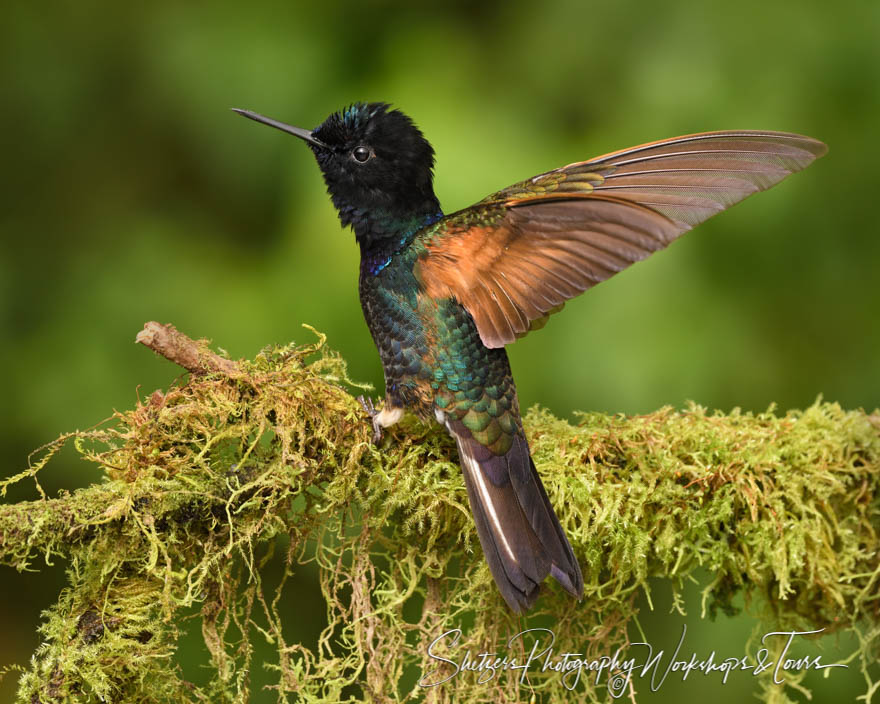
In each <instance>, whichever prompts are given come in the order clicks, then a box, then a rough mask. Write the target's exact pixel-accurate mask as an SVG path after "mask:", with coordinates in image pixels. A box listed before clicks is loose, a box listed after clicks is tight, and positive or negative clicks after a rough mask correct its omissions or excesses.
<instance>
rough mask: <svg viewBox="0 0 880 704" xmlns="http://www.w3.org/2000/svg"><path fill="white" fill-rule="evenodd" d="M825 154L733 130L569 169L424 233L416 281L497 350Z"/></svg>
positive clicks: (808, 142)
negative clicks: (458, 308)
mask: <svg viewBox="0 0 880 704" xmlns="http://www.w3.org/2000/svg"><path fill="white" fill-rule="evenodd" d="M825 151H826V147H825V145H824V144H822V142H819V141H817V140H815V139H812V138H810V137H804V136H802V135H796V134H789V133H785V132H761V131H748V130H743V131H733V132H706V133H702V134H694V135H685V136H683V137H676V138H673V139H668V140H662V141H660V142H651V143H649V144H643V145H640V146H637V147H632V148H630V149H624V150H622V151H618V152H613V153H611V154H606V155H604V156H601V157H597V158H596V159H592V160H590V161H583V162H577V163H574V164H569V165H568V166H564V167H562V168H560V169H555V170H553V171H548V172H547V173H544V174H539V175H538V176H535V177H534V178H531V179H528V180H526V181H522V182H520V183H517V184H514V185H513V186H510V187H509V188H506V189H504V190H502V191H498V192H497V193H493V194H492V195H491V196H489V197H487V198H485V199H484V200H482V201H480V202H479V203H477V204H476V205H474V206H472V207H471V208H468V209H466V210H463V211H460V212H458V213H453V214H452V215H450V216H447V217H446V218H444V219H443V220H441V221H440V222H438V223H436V224H435V225H433V226H432V227H431V228H429V229H428V230H426V231H425V232H424V233H423V234H422V235H421V236H420V237H421V239H420V242H421V244H422V246H423V254H422V255H421V256H420V258H419V260H418V263H417V265H416V274H417V276H418V277H419V279H420V280H421V282H422V285H423V286H424V288H425V289H426V291H427V292H428V294H429V295H431V296H434V297H438V298H445V297H454V298H455V299H457V300H458V301H459V302H460V303H461V304H462V305H463V306H465V308H467V310H468V312H469V313H470V314H471V316H472V317H473V319H474V322H475V323H476V325H477V329H478V330H479V332H480V337H481V339H482V340H483V343H484V344H485V345H486V346H487V347H501V346H503V345H506V344H508V343H510V342H513V341H514V340H515V339H516V338H517V337H520V336H522V335H523V334H525V333H526V332H528V330H529V329H530V327H532V326H533V323H535V321H541V320H543V319H544V318H545V317H546V316H547V315H548V314H549V313H551V312H555V311H556V310H558V309H559V308H560V307H561V305H562V304H563V303H564V302H565V301H566V300H568V299H569V298H572V297H573V296H576V295H578V294H579V293H581V292H583V291H585V290H586V289H588V288H590V287H592V286H594V285H595V284H597V283H600V282H601V281H604V280H605V279H607V278H610V277H611V276H613V275H614V274H616V273H618V272H620V271H622V270H623V269H625V268H627V267H628V266H629V265H630V264H633V263H634V262H637V261H640V260H642V259H644V258H645V257H647V256H649V255H650V254H651V253H653V252H656V251H658V250H660V249H663V248H664V247H665V246H666V245H668V244H669V243H670V242H672V241H673V240H674V239H675V238H677V237H678V236H680V235H681V234H682V233H684V232H686V231H687V230H689V229H691V228H692V227H694V226H695V225H697V224H699V223H701V222H703V221H704V220H706V219H708V218H710V217H712V216H713V215H715V214H716V213H719V212H721V211H722V210H724V209H726V208H728V207H730V206H731V205H733V204H735V203H738V202H739V201H741V200H742V199H744V198H746V197H748V196H749V195H751V194H752V193H756V192H758V191H762V190H765V189H767V188H770V187H771V186H773V185H775V184H777V183H779V182H780V181H781V180H782V179H784V178H785V177H786V176H789V175H790V174H792V173H794V172H795V171H799V170H801V169H803V168H804V167H806V166H807V165H808V164H810V163H811V162H812V161H813V160H815V159H816V158H817V157H820V156H822V155H823V154H824V153H825Z"/></svg>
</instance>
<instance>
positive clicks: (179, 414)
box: [0, 323, 880, 704]
mask: <svg viewBox="0 0 880 704" xmlns="http://www.w3.org/2000/svg"><path fill="white" fill-rule="evenodd" d="M319 337H320V340H319V342H318V343H317V344H313V345H305V346H299V347H296V346H292V345H291V346H288V347H282V348H275V349H269V350H266V351H264V352H263V353H261V354H260V355H258V356H257V358H256V359H255V360H253V361H239V362H233V361H231V360H228V359H226V358H224V357H222V356H219V355H217V354H216V353H214V352H212V351H211V350H210V349H209V348H208V345H207V343H206V342H204V341H199V342H196V341H193V340H191V339H189V338H187V337H186V336H185V335H182V334H181V333H179V332H177V331H176V330H174V328H172V327H171V326H162V325H159V324H158V323H148V324H147V326H146V327H145V329H144V331H143V332H142V333H140V335H138V341H140V342H143V343H144V344H146V345H148V346H149V347H151V348H152V349H154V350H156V351H157V352H160V353H162V354H163V355H165V356H166V357H168V358H169V359H171V360H172V361H175V362H176V363H178V364H180V365H181V366H182V367H183V368H185V369H186V370H188V371H189V372H190V376H189V378H188V380H186V381H185V382H184V383H181V384H179V385H177V386H175V387H173V388H171V389H169V390H168V391H167V392H161V391H157V392H155V393H153V394H152V395H151V396H150V397H149V398H147V399H146V400H145V401H143V402H141V403H139V404H138V405H137V406H136V407H135V408H134V409H132V410H130V411H126V412H122V413H116V414H115V415H114V416H113V417H111V418H110V419H108V421H107V422H105V423H104V424H103V426H102V427H100V428H98V429H95V430H91V431H86V432H76V433H70V434H67V435H63V436H61V437H60V438H58V440H56V441H55V442H53V443H51V444H50V445H48V446H47V447H46V448H44V450H43V453H42V455H41V457H40V458H39V460H38V461H35V462H34V463H32V464H31V466H29V467H28V468H27V469H26V470H24V471H23V472H21V473H19V474H17V475H15V476H13V477H11V478H9V479H6V480H4V481H2V482H0V495H5V493H6V490H7V487H8V486H9V485H11V484H13V483H16V482H20V481H23V480H26V479H29V478H32V479H33V480H34V481H35V482H36V486H37V490H38V491H39V492H40V495H41V498H39V499H38V500H35V501H29V502H20V503H13V504H3V505H0V561H2V562H3V563H5V564H7V565H12V566H14V567H16V568H17V569H19V570H23V569H27V568H32V567H34V566H35V565H36V564H37V561H38V560H45V561H47V562H48V561H51V560H52V559H53V558H56V557H61V558H63V559H65V560H66V561H67V564H68V568H67V572H68V577H69V581H70V585H69V588H68V589H66V590H64V591H63V592H62V594H61V595H60V597H59V600H58V602H57V603H56V604H55V605H54V606H53V607H52V608H51V609H50V610H49V611H48V612H46V621H45V622H44V623H43V625H42V626H41V627H40V630H41V633H42V634H43V644H42V645H41V646H40V647H39V648H38V650H37V652H36V654H35V656H34V658H33V660H32V662H31V666H30V669H28V670H27V671H25V673H24V674H23V676H22V678H21V683H20V689H19V701H21V702H31V703H35V702H42V703H44V704H48V703H49V702H61V701H96V700H98V699H99V698H100V700H102V701H107V702H157V701H193V702H222V701H228V702H245V701H247V700H248V697H249V690H250V672H251V669H252V668H253V667H260V666H264V667H268V668H270V669H271V671H273V672H274V673H275V675H276V677H275V684H274V688H275V689H276V690H277V694H278V699H279V700H280V701H289V699H288V695H293V698H294V699H295V700H297V701H304V702H318V701H327V702H337V701H342V700H344V699H347V698H351V699H353V700H357V701H387V700H404V699H408V698H413V699H416V698H422V697H425V698H427V699H428V700H429V701H435V702H446V701H468V702H480V701H485V702H494V701H501V700H504V701H517V700H522V699H525V698H527V697H528V691H527V690H528V689H535V690H538V692H539V693H540V694H539V696H540V697H541V698H542V699H543V700H545V701H564V700H566V698H567V697H570V696H571V693H570V692H568V691H567V690H566V689H564V688H563V687H561V686H560V685H559V682H558V678H557V679H550V673H548V674H547V676H544V675H542V674H541V673H531V674H530V678H529V682H528V684H526V683H522V684H521V683H520V680H519V677H517V676H510V677H503V676H498V677H495V678H494V679H492V680H491V681H490V682H489V683H484V684H480V683H478V682H477V678H475V677H474V678H470V677H457V678H454V679H451V680H450V681H449V682H448V683H446V684H444V685H443V686H440V687H436V688H433V689H429V690H422V689H420V688H419V687H418V685H417V684H414V683H413V677H412V671H413V670H416V671H417V672H418V673H419V675H418V676H419V677H421V676H422V673H426V672H429V671H430V670H434V669H436V667H437V663H436V662H429V661H428V659H427V654H426V651H427V644H428V643H430V642H431V641H432V640H434V639H435V638H436V637H437V636H438V635H440V634H441V633H443V632H444V631H446V630H448V629H449V628H453V627H456V626H461V624H462V623H463V621H464V620H467V622H468V623H469V624H472V625H469V626H468V629H467V636H466V637H467V639H468V641H469V642H470V643H472V644H473V647H474V648H475V649H479V650H493V649H494V648H503V644H504V643H505V641H506V638H507V637H508V636H509V635H510V634H512V633H516V632H518V631H520V630H522V629H523V628H524V627H527V626H526V625H524V623H523V622H522V621H518V620H517V619H515V618H514V617H512V616H511V614H510V613H509V612H508V611H507V610H506V608H505V606H504V604H503V602H502V601H501V599H500V597H499V596H498V594H497V593H496V590H495V588H494V585H493V583H492V581H491V578H490V576H489V574H488V570H487V569H486V567H485V566H484V564H483V560H482V557H481V555H480V553H479V546H478V543H477V541H476V539H475V533H474V529H473V524H472V521H471V518H470V515H469V511H468V508H467V499H466V495H465V491H464V487H463V484H462V480H461V476H460V470H459V468H458V465H457V458H456V456H455V449H454V444H453V443H452V442H451V440H450V439H449V438H448V437H447V436H446V435H445V434H444V432H443V431H442V430H441V429H439V428H433V427H431V428H429V427H425V426H421V425H418V424H416V423H415V422H414V421H412V420H410V421H407V422H405V423H404V424H403V426H402V427H401V428H399V429H397V430H395V431H393V432H392V433H391V436H390V438H389V439H387V440H386V442H385V443H384V445H383V446H382V447H381V448H375V447H373V446H372V445H371V443H370V427H369V424H368V423H367V422H365V419H364V417H363V416H362V413H361V411H360V409H359V406H358V404H357V402H356V401H355V400H354V398H353V397H352V396H351V395H350V394H349V393H348V391H346V389H345V387H346V386H348V385H351V382H350V381H349V380H348V378H347V376H346V372H345V365H344V363H343V361H342V360H341V359H340V358H339V357H338V355H336V354H335V353H333V352H330V351H328V350H327V349H326V347H324V345H323V343H324V338H323V337H321V336H319ZM525 427H526V430H527V432H528V434H529V440H530V442H531V445H532V449H533V454H534V457H535V461H536V464H537V465H538V467H539V469H540V471H541V474H542V476H543V477H544V482H545V484H546V486H547V489H548V492H549V495H550V498H551V501H552V502H553V503H554V505H555V506H557V507H558V510H557V512H558V514H559V517H560V519H561V521H562V524H563V527H564V528H565V530H566V532H567V534H568V535H569V537H570V539H571V542H572V545H573V547H574V550H575V553H576V554H577V555H578V557H579V559H580V560H581V564H582V567H583V569H584V575H585V579H586V587H585V598H584V600H583V601H582V602H581V603H580V604H579V605H575V604H574V602H572V600H571V599H570V597H568V596H567V595H566V594H564V593H562V592H561V591H560V590H558V589H556V588H555V587H550V588H548V590H547V592H546V593H545V595H544V596H543V597H542V598H541V599H540V601H539V604H538V609H537V611H536V612H535V613H534V614H533V615H531V616H530V617H529V620H528V622H527V623H528V624H531V623H536V622H541V623H552V624H553V629H554V631H555V633H556V637H557V640H558V641H559V642H564V643H568V644H572V646H573V647H577V648H579V649H584V650H586V652H587V654H588V655H590V654H598V653H607V652H609V651H610V652H613V651H614V649H615V648H616V647H617V646H618V645H622V644H625V643H626V642H627V630H626V629H627V625H628V624H629V623H630V621H631V619H632V618H633V615H634V601H635V599H636V596H637V595H638V594H639V593H642V592H643V591H644V592H649V582H648V579H649V578H651V577H662V578H665V579H668V580H670V581H671V583H672V585H673V589H674V593H675V594H676V595H679V594H680V592H681V589H682V586H683V583H684V581H685V580H686V579H688V578H690V577H692V575H693V573H694V572H695V571H696V570H698V569H700V568H703V569H706V570H709V572H710V573H711V574H713V575H714V579H713V581H712V583H711V584H710V585H708V586H707V588H706V590H705V592H704V612H705V611H706V610H707V609H708V610H709V611H713V610H714V609H716V608H722V609H732V608H733V607H732V602H731V600H732V598H733V596H734V595H735V593H736V592H738V591H743V592H745V594H746V595H747V597H751V596H758V595H763V597H765V598H764V599H762V600H759V602H760V603H763V604H764V610H765V613H766V612H768V611H769V616H770V618H772V626H773V627H774V628H779V629H783V628H784V629H786V630H788V629H797V630H812V629H816V628H825V629H827V630H828V631H833V630H840V629H852V630H855V631H856V632H857V633H858V635H859V638H860V642H861V643H862V647H861V649H860V653H859V655H860V658H861V666H862V669H863V672H864V673H865V676H866V678H867V684H868V690H869V692H868V697H867V699H869V698H870V694H871V693H873V692H874V691H875V690H877V688H878V684H877V683H875V682H873V681H872V680H871V674H872V671H871V668H870V663H873V662H874V661H875V660H876V658H877V655H878V651H880V597H878V591H880V539H878V532H880V529H878V526H880V417H878V415H877V414H876V412H875V414H874V415H868V414H866V413H865V412H863V411H843V410H841V408H840V407H839V406H837V405H836V404H831V403H816V404H815V405H813V406H812V407H810V408H808V409H806V410H804V411H790V412H788V413H786V414H785V415H782V416H779V415H776V414H775V413H773V412H770V411H768V412H767V413H761V414H755V415H753V414H749V413H741V412H739V411H734V412H733V413H730V414H728V415H723V414H719V413H714V414H710V413H707V412H706V411H705V410H704V409H702V408H699V407H697V406H692V407H690V408H688V409H687V410H684V411H674V410H672V409H670V408H663V409H661V410H659V411H657V412H655V413H651V414H648V415H644V416H635V417H625V416H622V415H621V416H607V415H602V414H598V413H590V414H582V415H581V416H580V420H579V422H578V423H577V424H570V423H568V422H566V421H563V420H559V419H556V418H554V417H553V416H551V415H550V414H549V413H547V412H546V411H542V410H532V411H531V412H530V413H528V414H527V416H526V418H525ZM68 442H73V443H74V445H75V446H76V449H77V450H78V451H79V453H80V454H81V455H82V456H83V457H84V458H85V459H86V460H88V461H90V462H94V463H96V464H98V465H99V466H100V467H101V468H102V469H103V471H104V473H105V480H104V481H103V482H102V483H100V484H95V485H92V486H89V487H86V488H83V489H79V490H77V491H74V492H71V493H62V494H61V495H59V496H57V497H55V498H49V497H47V496H45V494H44V493H43V490H42V488H41V487H40V485H39V483H38V475H39V472H41V471H42V470H43V468H44V466H45V465H46V463H47V462H48V461H49V460H50V459H51V458H52V456H53V455H54V454H55V453H56V452H58V450H59V449H60V448H61V447H62V446H63V445H65V444H66V443H68ZM281 538H283V540H280V539H281ZM279 545H280V546H283V550H284V553H285V554H284V565H285V568H284V575H283V578H282V580H281V583H280V585H277V586H273V588H272V589H269V588H268V587H266V586H265V585H264V583H263V581H262V579H261V576H262V574H263V569H264V566H265V565H266V563H267V561H268V560H269V558H270V556H271V554H272V551H273V550H274V549H276V547H277V546H279ZM309 560H315V561H316V562H317V564H318V567H319V574H320V581H321V590H322V592H323V596H324V599H325V602H326V609H327V618H328V623H329V625H328V626H327V628H326V630H325V631H324V633H323V635H322V637H321V639H320V642H319V644H318V647H317V648H308V647H306V646H304V645H302V644H298V643H294V642H289V641H288V637H289V636H288V634H289V631H290V627H291V624H290V623H286V624H285V623H284V622H283V619H282V617H281V615H280V612H281V607H280V604H282V602H283V600H285V599H288V598H291V594H290V592H291V590H290V589H287V590H286V591H285V587H286V585H287V582H288V579H289V577H290V576H291V575H292V574H293V573H294V572H295V571H296V570H298V569H299V566H300V565H301V564H303V563H304V562H306V561H309ZM748 603H752V600H751V599H748ZM193 609H198V616H199V617H200V618H201V624H202V634H203V637H204V641H205V645H206V646H207V653H208V655H209V658H210V665H211V666H212V676H211V679H210V682H208V683H207V684H204V685H202V686H196V685H194V684H192V683H190V682H187V681H186V680H185V679H184V678H183V676H182V674H181V671H180V668H179V667H178V666H177V665H176V663H175V649H176V644H177V640H178V636H179V634H180V630H179V629H180V624H181V620H182V618H184V617H185V616H191V615H192V613H193ZM413 614H415V616H414V615H413ZM548 615H552V620H548ZM542 618H544V621H541V619H542ZM254 639H264V640H265V641H267V642H268V643H270V644H271V645H272V647H273V648H274V649H275V650H276V651H277V657H276V658H275V659H274V661H273V662H270V663H254V662H252V653H253V642H254ZM406 673H409V674H408V675H406ZM405 675H406V676H405ZM788 681H789V682H790V683H793V684H795V685H796V684H797V679H796V678H789V680H788ZM581 686H582V687H584V686H585V687H586V692H587V695H588V698H590V699H592V700H598V699H599V698H602V699H604V698H606V694H605V693H603V692H601V691H597V690H595V689H594V688H592V687H591V686H590V685H588V684H586V680H583V681H582V685H581ZM783 691H784V690H782V689H781V688H778V687H768V688H767V689H766V690H765V698H766V699H767V700H768V701H771V700H774V701H782V700H783V699H784V694H782V692H783Z"/></svg>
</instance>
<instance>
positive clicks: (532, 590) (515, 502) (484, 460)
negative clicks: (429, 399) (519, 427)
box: [447, 422, 584, 613]
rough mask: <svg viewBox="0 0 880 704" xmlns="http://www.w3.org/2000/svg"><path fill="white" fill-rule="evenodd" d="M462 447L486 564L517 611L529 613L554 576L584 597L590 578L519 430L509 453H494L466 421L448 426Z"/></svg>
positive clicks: (471, 502) (460, 450)
mask: <svg viewBox="0 0 880 704" xmlns="http://www.w3.org/2000/svg"><path fill="white" fill-rule="evenodd" d="M447 427H448V428H449V430H450V431H451V432H452V435H453V437H454V438H455V441H456V443H457V444H458V454H459V456H460V457H461V466H462V469H463V470H464V480H465V486H467V492H468V499H469V500H470V504H471V513H472V514H473V516H474V522H475V523H476V526H477V535H479V536H480V545H482V547H483V553H484V554H485V556H486V562H487V563H488V564H489V569H490V570H491V571H492V576H493V577H494V578H495V583H496V584H497V585H498V589H499V590H500V591H501V595H502V596H503V597H504V600H505V601H506V602H507V604H508V605H509V606H510V608H511V609H513V610H514V611H516V612H518V613H521V612H523V611H526V610H527V609H529V608H530V607H531V606H532V604H533V603H534V602H535V599H537V598H538V591H539V587H540V584H541V582H543V581H544V578H545V577H546V576H547V575H548V574H551V575H553V577H554V578H555V579H556V581H557V582H559V583H560V584H561V585H562V587H563V588H564V589H565V590H566V591H567V592H569V593H570V594H571V595H572V596H574V597H576V598H577V599H580V598H581V597H582V596H583V591H584V579H583V576H582V575H581V569H580V567H579V566H578V562H577V560H576V559H575V556H574V552H573V551H572V549H571V545H570V544H569V542H568V539H567V538H566V537H565V533H564V532H563V530H562V526H560V525H559V519H557V518H556V514H555V513H554V512H553V507H552V506H551V505H550V501H549V499H548V498H547V492H546V491H545V490H544V485H543V484H541V479H540V478H539V477H538V473H537V471H536V470H535V463H534V462H532V457H531V455H530V453H529V446H528V443H527V442H526V439H525V437H524V436H523V435H522V433H521V432H518V433H517V434H516V435H515V436H514V438H513V445H512V446H511V448H510V450H508V451H507V454H505V455H500V456H497V455H494V454H492V452H491V451H490V450H489V449H488V448H486V447H485V446H483V445H481V444H480V443H478V442H477V441H476V440H475V439H474V438H473V437H472V436H471V434H470V432H469V431H468V430H467V429H466V428H465V427H464V426H461V425H460V423H455V422H453V423H448V424H447Z"/></svg>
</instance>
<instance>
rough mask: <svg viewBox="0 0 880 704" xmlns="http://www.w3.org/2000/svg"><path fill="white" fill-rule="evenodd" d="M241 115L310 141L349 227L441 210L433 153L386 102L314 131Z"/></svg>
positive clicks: (351, 111)
mask: <svg viewBox="0 0 880 704" xmlns="http://www.w3.org/2000/svg"><path fill="white" fill-rule="evenodd" d="M236 112H238V113H240V114H242V115H244V116H245V117H249V118H251V119H253V120H257V121H258V122H262V123H264V124H268V125H270V126H272V127H276V128H278V129H281V130H284V131H285V132H288V133H290V134H293V135H295V136H297V137H299V138H300V139H303V140H305V141H306V143H307V144H308V145H309V147H310V148H311V150H312V152H313V153H314V155H315V158H316V159H317V161H318V165H319V166H320V168H321V172H322V173H323V174H324V181H325V182H326V184H327V191H328V192H329V193H330V197H331V198H332V199H333V204H334V205H335V206H336V208H337V209H338V210H339V217H340V219H341V220H342V223H343V224H344V225H349V224H351V225H353V226H354V227H355V231H356V232H358V233H359V234H360V232H359V231H360V230H364V228H366V229H370V227H374V226H375V225H377V223H376V222H375V221H376V220H377V219H379V220H384V221H387V222H393V221H398V222H402V221H405V220H408V219H411V218H414V217H420V216H426V215H433V214H434V213H436V212H438V211H439V204H438V202H437V199H436V197H435V196H434V187H433V172H432V169H433V167H434V150H433V149H432V147H431V145H430V144H429V143H428V140H426V139H425V137H424V136H423V135H422V133H421V131H420V130H419V128H418V127H416V126H415V124H413V121H412V120H411V119H410V118H409V117H407V116H406V115H404V114H403V113H402V112H400V111H399V110H392V109H391V108H390V106H389V105H388V104H387V103H355V104H353V105H351V106H350V107H347V108H345V109H344V110H341V111H340V112H335V113H333V114H332V115H330V117H328V118H327V119H326V120H324V122H322V123H321V124H320V125H318V127H316V128H315V129H314V130H312V131H311V132H310V131H308V130H304V129H301V128H298V127H291V126H290V125H285V124H284V123H281V122H276V121H275V120H272V119H270V118H266V117H263V116H262V115H258V114H256V113H252V112H248V111H244V110H236Z"/></svg>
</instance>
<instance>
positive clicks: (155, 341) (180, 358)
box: [134, 321, 241, 376]
mask: <svg viewBox="0 0 880 704" xmlns="http://www.w3.org/2000/svg"><path fill="white" fill-rule="evenodd" d="M134 341H135V342H139V343H140V344H142V345H146V346H147V347H149V348H150V349H151V350H153V352H155V353H157V354H161V355H162V356H163V357H165V358H166V359H168V360H170V361H172V362H174V363H175V364H177V365H179V366H181V367H183V368H184V369H186V370H187V371H188V372H191V373H193V374H224V375H226V376H239V375H240V374H241V370H240V369H239V367H238V364H236V363H235V362H233V361H232V360H231V359H224V358H223V357H221V356H220V355H218V354H216V353H214V352H212V351H211V350H210V349H208V343H207V341H206V340H193V339H191V338H189V337H187V336H186V335H184V334H183V333H182V332H178V330H177V328H175V327H174V326H173V325H171V324H167V325H163V324H162V323H157V322H155V321H151V322H149V323H147V324H145V325H144V329H143V330H141V331H140V332H139V333H138V334H137V337H136V338H135V339H134Z"/></svg>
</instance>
